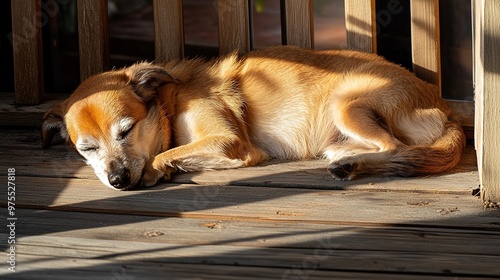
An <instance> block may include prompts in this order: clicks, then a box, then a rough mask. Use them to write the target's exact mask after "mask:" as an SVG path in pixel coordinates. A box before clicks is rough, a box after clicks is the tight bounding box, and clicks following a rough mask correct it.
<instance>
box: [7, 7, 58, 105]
mask: <svg viewBox="0 0 500 280" xmlns="http://www.w3.org/2000/svg"><path fill="white" fill-rule="evenodd" d="M11 5H12V6H11V7H12V33H11V34H10V35H9V39H11V42H12V47H13V50H14V83H15V102H16V104H20V105H34V104H39V103H41V102H42V101H43V98H44V83H43V53H42V50H43V47H42V25H43V23H42V20H48V19H43V18H42V17H40V15H41V2H40V1H32V0H18V1H11Z"/></svg>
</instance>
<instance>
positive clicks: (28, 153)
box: [0, 130, 479, 194]
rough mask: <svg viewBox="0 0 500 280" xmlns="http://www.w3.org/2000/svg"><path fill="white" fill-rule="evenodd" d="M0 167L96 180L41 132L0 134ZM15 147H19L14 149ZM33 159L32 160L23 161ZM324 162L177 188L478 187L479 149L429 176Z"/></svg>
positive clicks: (224, 174) (202, 178) (200, 176)
mask: <svg viewBox="0 0 500 280" xmlns="http://www.w3.org/2000/svg"><path fill="white" fill-rule="evenodd" d="M0 138H1V139H3V141H2V142H1V143H0V152H2V153H6V154H9V155H11V156H10V157H0V165H5V166H17V167H18V175H20V176H30V177H52V178H81V179H96V176H95V175H94V172H93V170H92V168H91V167H88V166H86V165H85V163H84V162H83V160H82V157H81V156H79V155H78V153H77V152H76V151H75V150H74V149H73V148H71V147H70V146H69V145H56V146H54V147H51V148H49V149H47V150H42V149H40V143H41V140H40V136H39V134H38V131H34V130H32V131H19V130H4V131H0ZM12 147H18V148H17V149H15V150H12ZM26 158H31V159H32V161H25V159H26ZM325 167H326V163H325V162H324V161H322V160H308V161H296V162H284V161H277V160H272V161H269V162H265V163H263V164H261V165H259V166H255V167H248V168H242V169H235V170H223V171H209V172H203V173H180V174H177V175H175V176H174V177H173V180H172V183H176V184H201V185H238V186H261V187H278V188H298V189H300V188H306V189H330V190H364V191H376V192H386V191H391V192H410V193H415V192H420V193H449V194H470V193H471V191H472V190H473V189H475V188H477V186H478V185H479V178H478V174H477V166H476V158H475V151H474V150H473V148H472V147H468V149H466V151H465V154H464V156H463V159H462V161H461V163H460V164H459V166H457V167H456V168H455V169H453V170H452V171H450V172H449V173H446V174H442V175H439V176H430V177H426V178H406V179H404V178H398V177H392V178H387V177H373V176H372V177H365V178H357V179H356V180H354V181H336V180H334V179H333V178H332V177H331V176H330V175H329V174H328V173H327V172H326V170H325Z"/></svg>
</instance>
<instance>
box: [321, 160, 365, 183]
mask: <svg viewBox="0 0 500 280" xmlns="http://www.w3.org/2000/svg"><path fill="white" fill-rule="evenodd" d="M357 166H358V165H357V164H356V163H353V164H350V163H346V164H337V163H332V164H330V165H329V166H328V169H327V170H328V173H330V174H331V175H332V176H333V178H335V179H337V180H351V179H352V178H353V177H354V171H355V170H356V167H357Z"/></svg>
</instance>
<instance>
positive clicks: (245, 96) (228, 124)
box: [42, 46, 465, 190]
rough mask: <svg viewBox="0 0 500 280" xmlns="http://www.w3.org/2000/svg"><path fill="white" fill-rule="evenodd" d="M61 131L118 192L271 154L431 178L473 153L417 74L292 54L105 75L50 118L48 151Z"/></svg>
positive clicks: (365, 57) (360, 60)
mask: <svg viewBox="0 0 500 280" xmlns="http://www.w3.org/2000/svg"><path fill="white" fill-rule="evenodd" d="M58 132H60V133H61V135H62V136H63V137H64V138H66V139H67V140H68V141H69V142H71V143H72V145H74V147H75V148H76V150H77V151H78V152H79V153H80V154H81V155H82V156H83V157H84V158H85V159H86V161H87V163H88V164H89V165H91V166H92V167H93V169H94V171H95V173H96V174H97V176H98V177H99V179H100V180H101V181H102V182H103V183H104V184H105V185H107V186H108V187H111V188H113V189H117V190H126V189H130V188H132V187H134V186H137V185H141V186H152V185H155V184H156V183H157V182H158V181H159V180H160V179H162V178H164V179H167V180H168V179H169V178H170V176H171V174H172V173H173V172H176V171H186V172H189V171H201V170H212V169H228V168H240V167H245V166H253V165H256V164H258V163H260V162H262V161H265V160H267V159H270V158H278V159H288V160H300V159H309V158H323V159H325V161H326V162H327V171H328V172H329V173H330V174H331V175H332V176H333V177H334V178H335V179H338V180H351V179H353V178H354V177H355V176H358V175H366V174H374V175H379V176H380V175H382V176H421V175H427V174H435V173H439V172H443V171H446V170H448V169H450V168H452V167H454V166H455V165H456V164H457V163H458V162H459V161H460V158H461V154H462V150H463V148H464V145H465V136H464V133H463V131H462V129H461V126H460V123H459V121H458V120H457V118H456V117H455V115H454V114H453V112H452V111H451V110H450V108H449V107H448V106H447V103H446V102H445V101H444V100H443V99H442V98H441V97H440V96H439V93H438V90H437V88H436V87H435V86H433V85H431V84H428V83H426V82H424V81H422V80H420V79H418V78H417V77H415V76H414V75H413V74H412V73H410V72H409V71H407V70H405V69H403V68H401V67H399V66H397V65H395V64H393V63H390V62H388V61H386V60H384V59H383V58H381V57H379V56H377V55H374V54H368V53H360V52H354V51H314V50H307V49H301V48H297V47H286V46H280V47H273V48H269V49H264V50H257V51H252V52H250V53H248V54H246V55H245V56H241V57H240V56H238V55H237V54H236V53H234V54H231V55H228V56H225V57H222V58H220V59H216V60H212V61H204V60H201V59H192V60H180V61H173V62H168V63H165V64H152V63H138V64H135V65H133V66H130V67H128V68H124V69H120V70H113V71H109V72H105V73H101V74H97V75H95V76H92V77H90V78H89V79H87V80H86V81H84V82H83V83H82V84H81V85H80V86H79V87H78V88H77V89H76V91H75V92H74V93H73V94H72V95H71V96H70V97H69V98H68V99H67V100H65V101H63V102H61V103H59V104H57V105H55V106H54V107H53V108H51V109H50V110H49V111H48V112H47V113H46V114H45V116H44V120H43V124H42V140H43V146H44V147H48V146H50V144H51V141H52V138H53V136H54V135H55V133H58Z"/></svg>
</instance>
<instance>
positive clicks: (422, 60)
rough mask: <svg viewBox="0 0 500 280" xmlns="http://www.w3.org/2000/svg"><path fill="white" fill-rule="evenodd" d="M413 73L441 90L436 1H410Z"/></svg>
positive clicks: (437, 4) (437, 5)
mask: <svg viewBox="0 0 500 280" xmlns="http://www.w3.org/2000/svg"><path fill="white" fill-rule="evenodd" d="M410 8H411V42H412V60H413V72H415V74H416V75H417V76H418V77H420V78H421V79H423V80H425V81H428V82H430V83H432V84H435V85H437V86H438V87H439V88H440V89H441V77H440V71H441V69H440V68H441V62H440V47H439V2H438V0H415V1H410Z"/></svg>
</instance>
